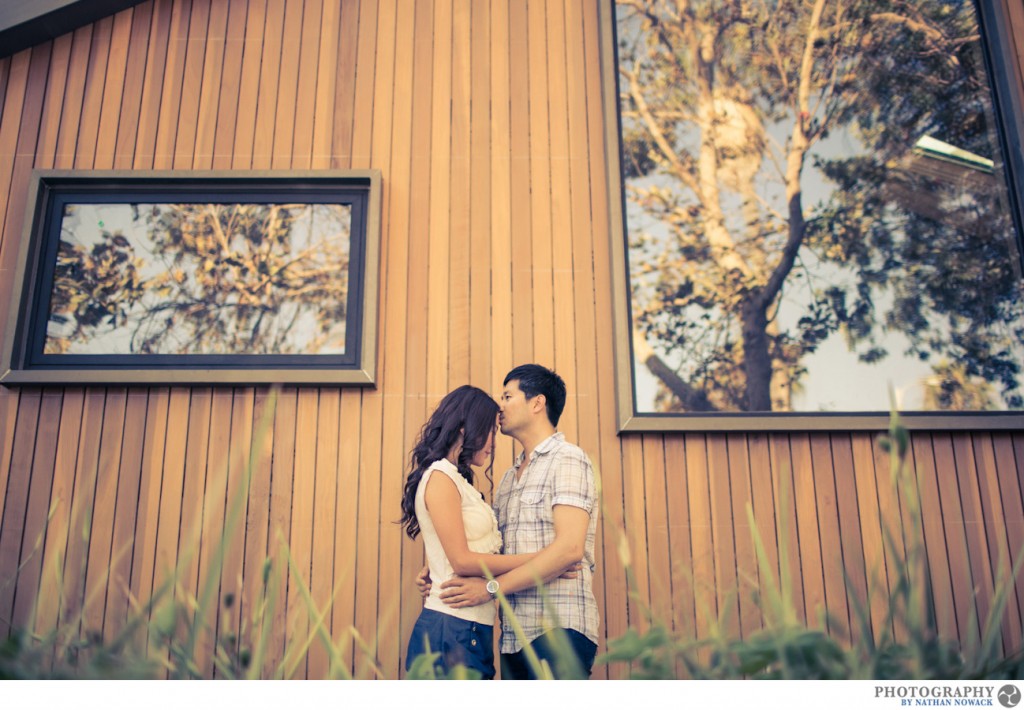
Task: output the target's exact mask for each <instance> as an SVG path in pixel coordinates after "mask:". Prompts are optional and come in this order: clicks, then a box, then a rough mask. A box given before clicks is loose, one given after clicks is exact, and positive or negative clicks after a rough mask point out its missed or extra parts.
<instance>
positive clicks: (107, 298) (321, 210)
mask: <svg viewBox="0 0 1024 710" xmlns="http://www.w3.org/2000/svg"><path fill="white" fill-rule="evenodd" d="M351 218H352V216H351V207H350V206H349V205H343V204H239V203H233V204H207V203H188V204H155V203H154V204H144V203H135V204H124V203H119V204H87V203H76V204H67V205H65V207H64V215H63V220H62V225H61V240H60V244H59V247H58V254H57V264H56V270H55V273H54V278H53V288H52V292H51V298H50V308H49V322H48V327H47V333H46V340H45V348H44V352H45V353H46V354H94V355H123V354H144V355H220V354H224V355H228V354H246V355H268V354H341V353H344V352H345V324H346V305H347V299H348V283H349V280H348V267H349V251H350V237H351V227H352V224H351Z"/></svg>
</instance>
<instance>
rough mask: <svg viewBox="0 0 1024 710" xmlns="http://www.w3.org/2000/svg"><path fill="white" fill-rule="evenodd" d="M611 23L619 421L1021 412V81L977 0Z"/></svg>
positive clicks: (735, 6)
mask: <svg viewBox="0 0 1024 710" xmlns="http://www.w3.org/2000/svg"><path fill="white" fill-rule="evenodd" d="M997 3H998V0H997ZM997 3H993V2H992V1H991V0H987V2H986V4H985V5H984V7H983V8H982V9H983V10H984V11H985V13H986V16H984V17H987V19H988V20H989V24H991V20H992V19H993V18H995V17H996V15H997V14H998V11H999V10H1000V8H1001V7H1002V6H1001V5H999V4H997ZM604 12H605V18H604V26H605V29H607V30H614V38H615V39H614V43H613V41H612V40H611V39H610V37H611V36H613V35H612V33H611V32H609V34H608V35H606V42H605V55H604V56H605V62H606V64H605V68H606V70H608V76H609V77H614V80H615V81H617V84H616V85H614V86H613V83H614V82H613V81H612V80H611V79H609V81H608V88H609V89H610V91H611V92H612V96H613V97H614V98H613V99H612V100H611V101H610V102H609V103H608V106H609V113H611V112H614V111H617V112H618V120H619V127H618V128H619V130H618V131H617V132H614V131H613V132H611V135H612V137H611V150H610V151H609V153H610V154H611V157H612V158H613V160H612V165H611V172H612V187H613V193H612V194H613V195H614V194H621V195H622V196H623V199H622V211H621V214H614V215H613V228H615V227H618V226H619V225H622V226H623V227H624V229H623V231H622V233H620V234H618V235H617V236H615V238H614V240H613V241H614V242H615V244H613V251H616V252H617V253H618V254H619V264H618V269H617V273H616V277H617V278H618V279H619V282H618V294H617V296H618V298H619V299H620V300H622V301H625V302H626V303H627V306H626V307H623V308H622V312H620V313H619V314H618V316H617V323H618V325H619V329H618V332H617V347H618V352H617V360H618V362H619V380H620V381H619V403H620V424H621V426H622V428H624V429H668V428H743V429H751V428H755V429H756V428H785V427H790V426H797V427H811V428H832V427H838V428H857V427H875V426H879V424H880V422H883V421H884V416H885V413H886V412H888V411H889V409H890V403H891V397H890V395H891V394H894V395H895V400H896V401H895V404H896V406H897V407H898V408H899V409H900V410H902V411H905V412H914V413H917V414H916V416H915V417H912V423H914V422H916V423H917V424H918V425H920V426H947V425H948V426H982V427H986V428H990V427H993V426H995V427H998V426H1020V425H1021V424H1022V423H1024V417H1021V416H1020V415H1018V414H1017V412H1020V410H1022V409H1024V372H1022V364H1024V297H1022V296H1024V294H1022V292H1021V283H1022V281H1021V263H1022V262H1021V255H1020V251H1019V245H1020V243H1021V235H1020V233H1019V230H1020V228H1021V221H1020V218H1019V214H1020V213H1019V209H1020V205H1019V204H1018V199H1019V197H1018V196H1019V194H1020V193H1019V189H1015V188H1014V187H1013V174H1014V172H1015V171H1016V173H1017V174H1018V175H1019V174H1020V170H1021V156H1020V155H1019V145H1020V139H1019V135H1018V134H1017V133H1016V131H1019V125H1020V124H1019V120H1018V119H1019V116H1017V117H1015V116H1014V114H1013V111H1012V110H1011V109H1010V108H1009V107H1008V104H1009V103H1010V100H1011V99H1012V100H1013V101H1016V102H1017V105H1018V107H1019V94H1020V91H1021V87H1020V86H1019V84H1016V83H1015V82H1014V81H1010V80H1009V79H1008V74H1007V71H1008V69H1007V65H1008V61H1007V59H1006V57H1007V56H1009V52H1006V51H1004V52H1002V53H1001V52H999V51H995V47H994V44H995V42H994V40H993V37H992V35H991V33H989V34H988V35H986V33H985V32H983V31H982V29H983V24H984V23H983V22H982V19H984V17H983V16H982V15H981V14H980V13H979V11H978V8H977V7H976V6H975V4H974V2H972V1H971V0H897V1H895V2H894V1H892V0H854V1H853V2H845V3H836V2H831V1H830V0H810V1H804V0H799V1H796V0H774V1H772V2H753V1H752V0H740V1H739V2H732V3H722V2H717V1H715V0H696V1H694V2H688V3H683V2H671V1H666V0H619V1H618V2H616V3H614V5H613V4H612V3H611V2H608V3H607V4H606V7H605V10H604ZM616 54H617V56H616ZM989 60H991V61H989ZM989 66H991V67H995V70H994V71H990V70H989V69H988V67H989ZM1009 76H1012V75H1009ZM1013 94H1015V96H1014V95H1013ZM997 98H1001V99H1002V101H1003V103H1002V113H1000V110H999V107H1000V104H999V102H997V100H996V99H997ZM1000 118H1002V120H1000ZM614 122H615V118H614V115H613V116H612V118H611V123H612V124H613V125H614ZM1007 131H1009V132H1010V134H1009V135H1010V137H1011V138H1012V141H1010V142H1009V143H1008V142H1007ZM1006 145H1015V146H1017V151H1013V150H1011V151H1009V152H1007V151H1006V150H1005V146H1006ZM616 158H617V159H619V161H620V162H619V163H618V164H616V161H615V159H616ZM1008 162H1009V163H1010V164H1008ZM616 207H618V206H617V205H616ZM977 412H987V413H996V416H994V417H989V418H988V419H986V420H985V421H981V420H980V419H979V418H978V417H976V416H972V417H965V416H964V414H965V413H972V414H973V413H977Z"/></svg>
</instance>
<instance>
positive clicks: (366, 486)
mask: <svg viewBox="0 0 1024 710" xmlns="http://www.w3.org/2000/svg"><path fill="white" fill-rule="evenodd" d="M595 5H596V3H593V2H577V1H576V0H564V1H563V0H528V1H520V0H489V1H488V0H345V1H344V2H341V3H337V2H333V1H332V0H248V1H246V0H223V1H218V0H151V1H149V2H144V3H142V4H140V5H138V6H136V7H134V8H133V9H129V10H125V11H123V12H120V13H118V14H116V15H114V16H112V17H108V18H106V19H103V20H101V21H99V22H96V23H95V24H91V25H87V26H84V27H82V28H80V29H78V30H76V31H75V32H73V33H71V34H68V35H65V36H61V37H59V38H57V39H55V40H53V41H52V42H47V43H44V44H40V45H38V46H36V47H33V48H32V49H29V50H25V51H22V52H19V53H17V54H15V55H13V56H10V57H6V58H3V59H0V111H2V113H0V225H2V230H0V239H2V241H0V269H2V271H0V274H2V276H0V313H6V309H7V306H8V302H9V300H8V299H10V298H11V294H10V277H9V274H10V272H11V269H12V266H13V263H14V259H15V254H16V252H17V248H18V245H19V241H20V239H21V238H22V227H23V224H22V221H23V217H24V207H25V200H26V189H27V182H28V176H29V173H30V171H31V170H32V169H33V168H76V169H94V168H95V169H110V168H115V169H138V170H148V169H222V170H223V169H230V170H266V169H319V168H370V167H375V168H380V169H381V170H382V171H383V175H384V202H383V220H382V228H383V245H382V268H381V274H380V293H381V299H382V300H381V310H380V347H379V352H380V355H379V373H380V374H379V385H378V387H377V388H375V389H365V390H362V389H358V388H338V387H321V388H315V387H285V388H284V389H283V390H282V391H281V392H280V393H279V396H278V395H275V394H274V393H272V392H271V391H270V390H268V389H264V388H251V387H234V388H231V387H213V388H210V387H196V388H187V387H170V388H168V387H105V388H104V387H86V388H83V387H63V388H59V387H48V388H42V389H40V388H23V389H0V511H2V519H0V585H2V586H0V634H6V633H8V632H9V628H10V625H11V624H13V626H15V627H19V628H22V627H25V626H27V625H31V626H33V627H34V628H35V629H38V630H45V629H48V628H53V627H54V625H55V624H57V623H58V622H59V621H73V620H75V619H76V618H77V615H78V614H79V613H81V618H82V622H81V623H82V624H83V625H84V627H85V628H87V629H91V630H101V631H102V632H103V633H104V634H105V635H107V636H108V637H110V636H111V635H112V634H115V633H116V632H118V631H119V630H120V629H121V628H123V626H124V624H125V621H126V619H127V618H128V616H129V613H130V609H131V608H132V605H133V604H134V603H135V601H133V600H143V601H144V600H146V599H148V598H149V596H150V595H151V594H152V593H153V591H154V590H155V589H158V588H159V587H160V586H161V584H163V583H164V582H165V581H166V580H167V579H168V578H169V575H170V574H171V570H173V569H174V568H175V567H176V566H178V567H180V570H181V584H182V590H183V592H187V593H191V594H194V595H197V596H201V595H202V594H203V591H204V590H205V589H207V588H208V587H209V588H210V589H213V590H214V591H216V593H217V594H219V595H220V596H221V597H222V598H223V597H224V596H225V595H227V594H229V593H230V594H232V595H234V599H235V600H236V601H235V603H234V604H232V605H231V606H230V607H226V606H221V607H220V608H219V612H218V613H217V614H215V615H211V618H210V619H209V620H208V621H209V623H210V624H211V626H212V628H214V629H215V630H216V631H215V632H216V633H217V634H220V635H221V637H222V638H224V637H226V635H227V634H230V633H232V632H233V630H235V629H237V628H238V626H239V624H240V623H242V620H244V619H247V618H249V616H250V615H251V614H252V609H253V605H254V604H255V600H256V599H257V598H258V596H259V592H260V588H261V584H262V577H261V574H262V566H263V561H264V559H265V558H267V556H268V555H272V556H274V558H275V560H276V564H278V566H279V567H280V565H282V564H284V563H283V561H282V557H281V554H280V545H281V542H286V543H287V544H288V546H289V549H290V554H291V557H292V564H293V565H294V567H295V569H296V570H297V574H298V576H299V577H301V579H302V581H303V583H304V585H305V586H307V587H308V588H309V589H310V591H311V594H312V597H313V599H314V600H315V602H316V604H317V605H318V607H320V608H326V607H327V605H328V603H329V601H330V600H331V599H332V598H333V606H331V607H330V609H329V611H328V612H327V614H326V617H325V624H326V625H327V627H328V628H329V629H330V632H331V635H332V637H333V638H334V639H336V640H337V639H342V638H349V637H346V636H345V634H346V630H347V629H349V628H350V627H354V628H355V629H357V630H358V633H359V635H360V636H361V637H362V638H363V639H365V640H367V642H369V643H371V644H372V643H374V642H376V648H375V655H376V660H377V663H378V664H379V667H380V670H381V673H382V674H383V676H385V677H392V678H393V677H397V676H399V674H400V670H399V669H400V664H401V662H402V660H403V654H404V649H405V643H406V640H407V636H408V633H409V630H410V628H411V624H412V621H413V620H414V618H415V615H416V613H417V611H418V607H419V599H418V596H417V595H416V593H415V591H414V589H413V586H412V578H413V576H414V574H415V571H416V570H417V569H418V568H419V566H420V564H421V560H422V554H421V550H420V543H419V542H418V541H417V542H415V543H411V542H410V541H408V540H407V539H405V538H403V536H402V535H401V534H400V530H399V527H398V526H397V525H396V524H394V521H396V520H397V519H398V517H399V505H398V504H399V498H400V489H401V481H402V477H403V472H404V467H405V463H406V452H407V451H408V449H409V447H410V444H411V441H412V439H413V437H414V436H415V434H416V432H417V430H418V428H419V427H420V425H421V424H422V422H423V420H424V419H425V417H426V415H427V413H428V411H429V409H430V408H431V407H432V406H433V405H434V404H435V403H436V402H437V401H438V399H439V398H440V397H441V396H443V394H444V393H445V392H447V391H448V390H449V389H451V388H452V387H454V386H456V385H459V384H462V383H465V382H470V383H473V384H476V385H479V386H481V387H483V388H485V389H487V390H489V391H494V392H496V391H497V390H498V388H499V385H500V382H501V379H502V378H503V376H504V374H505V372H506V371H507V370H508V369H510V368H511V367H512V366H513V365H514V364H519V363H523V362H531V361H536V362H541V363H545V364H549V365H552V366H553V367H555V368H556V369H557V370H558V371H559V372H560V373H561V374H562V375H563V377H565V379H566V382H567V384H568V387H569V392H570V397H569V403H568V407H567V410H566V414H565V416H564V419H563V426H562V427H561V428H562V429H563V430H564V431H565V432H566V435H567V436H568V437H569V438H570V439H571V440H575V441H578V442H579V443H580V444H581V445H582V446H583V448H584V449H586V450H587V451H588V452H589V453H590V455H591V457H592V459H593V460H594V463H595V465H596V466H597V467H598V468H599V471H600V474H601V478H602V486H603V501H604V512H603V515H602V518H601V526H600V533H599V541H598V542H599V550H598V556H599V569H598V572H597V577H596V579H597V581H598V589H597V594H598V598H599V602H600V604H601V616H602V633H603V634H605V635H606V637H615V636H618V635H620V634H622V633H623V632H624V631H625V630H626V628H627V627H629V626H640V627H642V626H643V625H644V623H645V622H644V615H645V607H650V608H651V609H653V611H654V612H655V613H656V614H657V615H659V616H660V617H661V618H663V619H671V620H672V621H673V623H674V624H675V626H676V627H677V628H680V629H686V630H691V631H692V632H694V633H695V634H696V635H697V636H703V635H706V634H708V633H709V632H710V630H711V626H712V624H713V623H714V622H713V620H714V619H716V618H717V619H720V620H721V622H722V623H723V624H724V625H725V626H726V628H727V629H731V630H734V631H739V632H742V633H744V634H746V633H750V632H751V631H752V630H753V629H756V628H757V627H758V626H759V625H760V624H761V623H762V621H761V619H760V616H759V612H758V611H757V609H756V607H755V606H754V604H753V603H752V600H751V599H752V598H751V594H750V587H749V584H747V582H746V580H748V579H750V578H754V579H756V578H757V570H756V565H755V561H754V557H755V556H754V548H753V543H752V538H751V535H750V532H751V531H750V530H749V525H748V523H747V517H746V513H745V507H746V506H747V505H748V504H750V505H752V509H753V519H754V522H755V526H756V528H757V531H758V532H759V533H760V534H761V536H762V537H763V539H764V540H765V541H766V543H767V547H768V552H769V556H770V558H771V559H772V560H773V561H774V562H775V563H777V561H778V558H779V540H784V541H788V543H787V545H788V552H789V554H790V559H791V560H792V561H793V565H794V568H795V569H797V570H798V572H799V574H797V575H795V578H794V591H795V594H796V599H797V604H798V608H799V610H800V612H801V614H802V615H803V616H805V617H806V618H808V619H812V620H813V619H816V618H818V615H819V613H820V612H821V611H824V610H827V611H828V613H829V614H830V615H831V617H832V618H833V620H834V622H833V623H832V627H831V628H830V630H831V631H832V632H833V633H837V634H846V633H847V631H846V630H845V627H849V626H851V625H852V622H853V620H854V611H853V607H852V606H851V604H850V601H849V599H848V595H849V591H848V589H847V585H846V583H845V581H844V571H845V573H846V574H847V575H848V576H849V580H850V588H851V589H852V590H854V591H855V592H857V593H859V594H861V593H866V592H867V590H869V589H874V590H876V591H877V590H881V591H882V592H883V593H884V590H886V589H887V585H888V584H889V580H890V579H891V575H892V568H891V564H892V560H891V559H887V553H886V551H885V549H884V545H883V542H882V532H881V530H882V526H883V524H884V523H889V524H895V523H896V522H897V521H898V520H899V519H900V518H901V516H902V515H903V512H902V510H903V508H902V506H903V505H905V501H902V500H900V498H899V497H898V496H897V495H896V494H895V493H894V492H893V491H892V489H891V488H890V486H889V485H888V463H887V460H886V458H885V456H884V455H883V454H882V453H881V452H880V451H879V449H878V446H877V441H878V438H879V434H870V433H846V432H833V433H812V434H807V433H775V434H760V433H759V434H749V435H745V434H742V433H735V434H700V433H694V434H657V435H654V434H650V435H639V434H632V435H623V436H621V437H620V436H618V435H617V432H616V425H615V421H616V420H615V402H614V387H613V383H612V381H611V377H612V372H613V363H612V360H611V356H612V338H613V334H612V321H611V314H612V304H611V302H610V289H609V288H608V284H609V269H610V265H609V253H608V247H607V243H608V234H609V229H608V222H607V210H606V206H607V201H608V199H609V196H608V194H607V190H606V187H605V185H606V183H605V163H604V152H603V148H602V146H603V131H604V128H605V127H604V117H603V116H602V112H601V103H600V88H601V77H600V75H599V61H598V37H599V33H598V21H597V11H596V7H595ZM1010 5H1013V6H1014V8H1015V9H1014V10H1013V12H1014V13H1015V15H1014V22H1015V24H1014V28H1015V29H1014V31H1015V32H1016V37H1017V45H1018V47H1022V46H1024V11H1021V10H1020V9H1019V6H1017V5H1014V3H1010ZM1020 55H1021V56H1024V52H1021V53H1020ZM497 451H498V454H497V457H498V463H497V465H496V468H498V469H503V467H504V466H506V465H507V464H509V463H510V462H511V459H512V456H513V450H512V447H511V444H510V442H509V441H508V440H505V439H504V438H503V437H502V440H501V441H499V445H498V449H497ZM913 455H914V459H915V462H916V467H917V471H918V486H919V490H920V495H921V497H922V501H923V506H924V524H925V535H926V543H927V552H928V561H929V564H930V566H931V569H932V572H933V575H934V581H935V591H934V594H935V603H936V607H937V611H938V614H939V619H940V624H941V625H942V628H943V630H944V631H945V632H946V633H948V634H950V635H957V636H959V637H961V638H965V639H966V638H967V637H968V636H969V634H970V633H971V629H972V628H973V627H974V626H975V625H976V623H977V622H976V620H975V617H973V616H972V614H971V608H972V606H973V605H974V603H975V601H974V594H975V592H977V594H978V597H977V598H978V602H977V604H978V607H979V610H980V611H981V612H982V614H984V612H985V611H986V609H987V605H988V604H989V599H990V595H991V588H992V584H993V579H994V578H995V576H996V574H997V570H998V568H999V565H1000V564H1006V563H1007V559H1008V553H1007V550H1008V549H1011V550H1017V549H1020V548H1021V546H1022V545H1024V510H1022V506H1024V503H1022V487H1024V486H1022V482H1024V432H1010V433H989V432H984V431H978V432H963V433H947V432H934V433H929V432H923V433H917V434H915V435H914V437H913ZM250 461H251V462H252V465H251V467H250V466H248V463H249V462H250ZM247 471H251V478H248V479H247V474H246V472H247ZM496 475H500V471H497V472H496ZM783 491H788V495H783V494H782V493H783ZM234 500H237V501H241V508H240V512H239V515H240V519H239V522H238V524H236V525H233V526H229V529H228V530H227V531H226V532H227V542H226V545H227V549H226V555H225V562H224V566H223V569H222V571H221V573H220V575H219V579H211V578H210V576H209V575H208V574H206V572H205V571H204V570H206V569H208V568H209V567H210V561H211V560H214V559H216V557H217V547H218V542H219V540H220V538H221V534H222V532H224V527H225V526H224V523H225V520H226V519H229V518H230V513H231V506H230V505H229V503H230V502H231V501H234ZM783 501H788V502H786V503H785V504H783ZM623 530H625V531H626V532H625V535H626V536H627V538H628V542H629V544H628V546H627V547H628V550H629V558H630V559H629V561H630V562H631V564H632V569H633V574H634V575H635V585H636V591H637V595H636V596H630V595H629V594H627V576H626V571H625V567H624V564H623V563H624V561H625V557H624V555H623V554H622V553H621V549H622V546H621V545H620V544H619V540H620V536H621V535H622V531H623ZM886 563H888V564H889V565H890V566H889V567H888V568H887V567H886ZM887 569H888V576H887ZM737 589H739V590H740V593H739V594H738V595H736V594H735V593H734V592H735V590H737ZM872 599H873V600H874V601H873V603H872V605H871V607H870V609H871V617H872V622H873V624H875V625H876V627H877V625H878V624H882V623H885V620H884V618H883V616H882V610H881V607H880V606H879V604H878V600H879V599H880V595H879V594H877V593H876V594H875V595H874V596H873V597H872ZM1022 611H1024V585H1018V586H1017V588H1016V589H1015V595H1014V596H1013V598H1012V599H1011V603H1010V611H1009V615H1008V619H1007V623H1006V625H1005V643H1006V645H1007V647H1008V648H1011V647H1012V648H1016V647H1019V646H1020V644H1021V613H1022ZM307 612H308V605H307V603H306V602H305V601H304V599H303V595H302V592H301V588H300V585H298V584H296V583H295V582H294V581H293V582H292V583H291V584H290V585H289V586H288V587H287V589H286V590H283V591H282V592H281V596H280V600H279V603H278V604H277V605H276V606H275V608H274V612H273V623H272V628H271V634H270V638H269V648H270V651H269V656H268V659H267V666H268V667H270V666H271V665H272V664H274V663H276V662H277V661H279V660H280V659H281V657H282V655H283V653H284V652H285V648H286V643H290V645H291V646H292V647H294V645H295V644H294V642H295V640H296V639H302V638H304V637H305V635H306V634H307V633H308V631H309V629H310V620H309V618H308V613H307ZM199 645H200V648H201V649H202V650H201V652H200V656H199V657H200V659H203V660H204V664H205V665H204V667H203V671H204V672H205V673H207V674H209V673H211V672H212V670H211V666H210V665H209V658H210V654H211V653H212V650H211V649H212V636H211V635H205V636H203V637H202V638H201V639H200V641H199ZM350 652H351V649H350ZM347 658H348V662H349V664H350V666H353V665H354V669H355V670H356V671H364V670H365V668H364V667H362V666H361V663H362V661H361V660H360V659H361V658H363V654H361V653H359V652H355V653H354V656H352V655H349V656H348V657H347ZM353 658H354V660H353ZM327 664H328V658H327V656H326V654H325V653H324V652H323V651H322V650H321V649H320V647H319V646H318V645H317V644H314V645H313V647H312V648H311V650H310V651H309V653H308V656H307V657H305V658H303V659H299V660H298V661H297V662H296V665H295V670H294V675H296V676H298V677H306V676H308V677H321V676H323V675H324V673H325V672H326V671H327ZM619 672H621V669H618V670H614V669H613V671H612V675H613V676H614V675H616V674H617V673H619ZM604 674H605V671H603V670H602V671H601V675H604Z"/></svg>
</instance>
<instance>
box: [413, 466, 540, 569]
mask: <svg viewBox="0 0 1024 710" xmlns="http://www.w3.org/2000/svg"><path fill="white" fill-rule="evenodd" d="M423 500H424V502H425V503H426V504H427V510H428V511H430V519H431V521H432V522H433V523H434V530H435V531H436V532H437V537H438V538H439V539H440V541H441V547H443V548H444V554H445V555H446V556H447V557H448V561H449V562H450V563H451V565H452V569H453V570H454V571H455V574H457V575H459V576H462V577H483V576H484V570H485V569H486V570H487V571H489V572H490V573H491V574H492V575H494V576H497V575H499V574H504V573H506V572H508V571H509V570H512V569H515V568H516V567H519V566H520V565H523V564H525V563H526V562H529V561H530V560H531V559H533V558H534V556H535V554H536V553H533V554H528V555H488V554H484V553H482V552H473V551H472V550H470V549H469V543H467V542H466V528H465V526H464V525H463V524H462V497H461V496H460V495H459V489H458V486H456V485H455V482H454V481H453V480H451V479H450V478H448V476H445V475H443V474H442V475H433V476H431V477H430V480H429V481H427V488H426V490H425V491H424V493H423Z"/></svg>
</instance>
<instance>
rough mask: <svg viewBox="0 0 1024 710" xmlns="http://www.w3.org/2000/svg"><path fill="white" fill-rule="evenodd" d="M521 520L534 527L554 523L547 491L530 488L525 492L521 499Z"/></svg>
mask: <svg viewBox="0 0 1024 710" xmlns="http://www.w3.org/2000/svg"><path fill="white" fill-rule="evenodd" d="M519 520H520V521H521V522H523V523H529V524H533V525H536V524H538V523H550V522H551V521H552V519H551V503H550V499H549V496H548V495H547V491H545V490H544V489H543V488H530V489H527V490H525V491H523V494H522V495H521V496H520V497H519Z"/></svg>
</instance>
